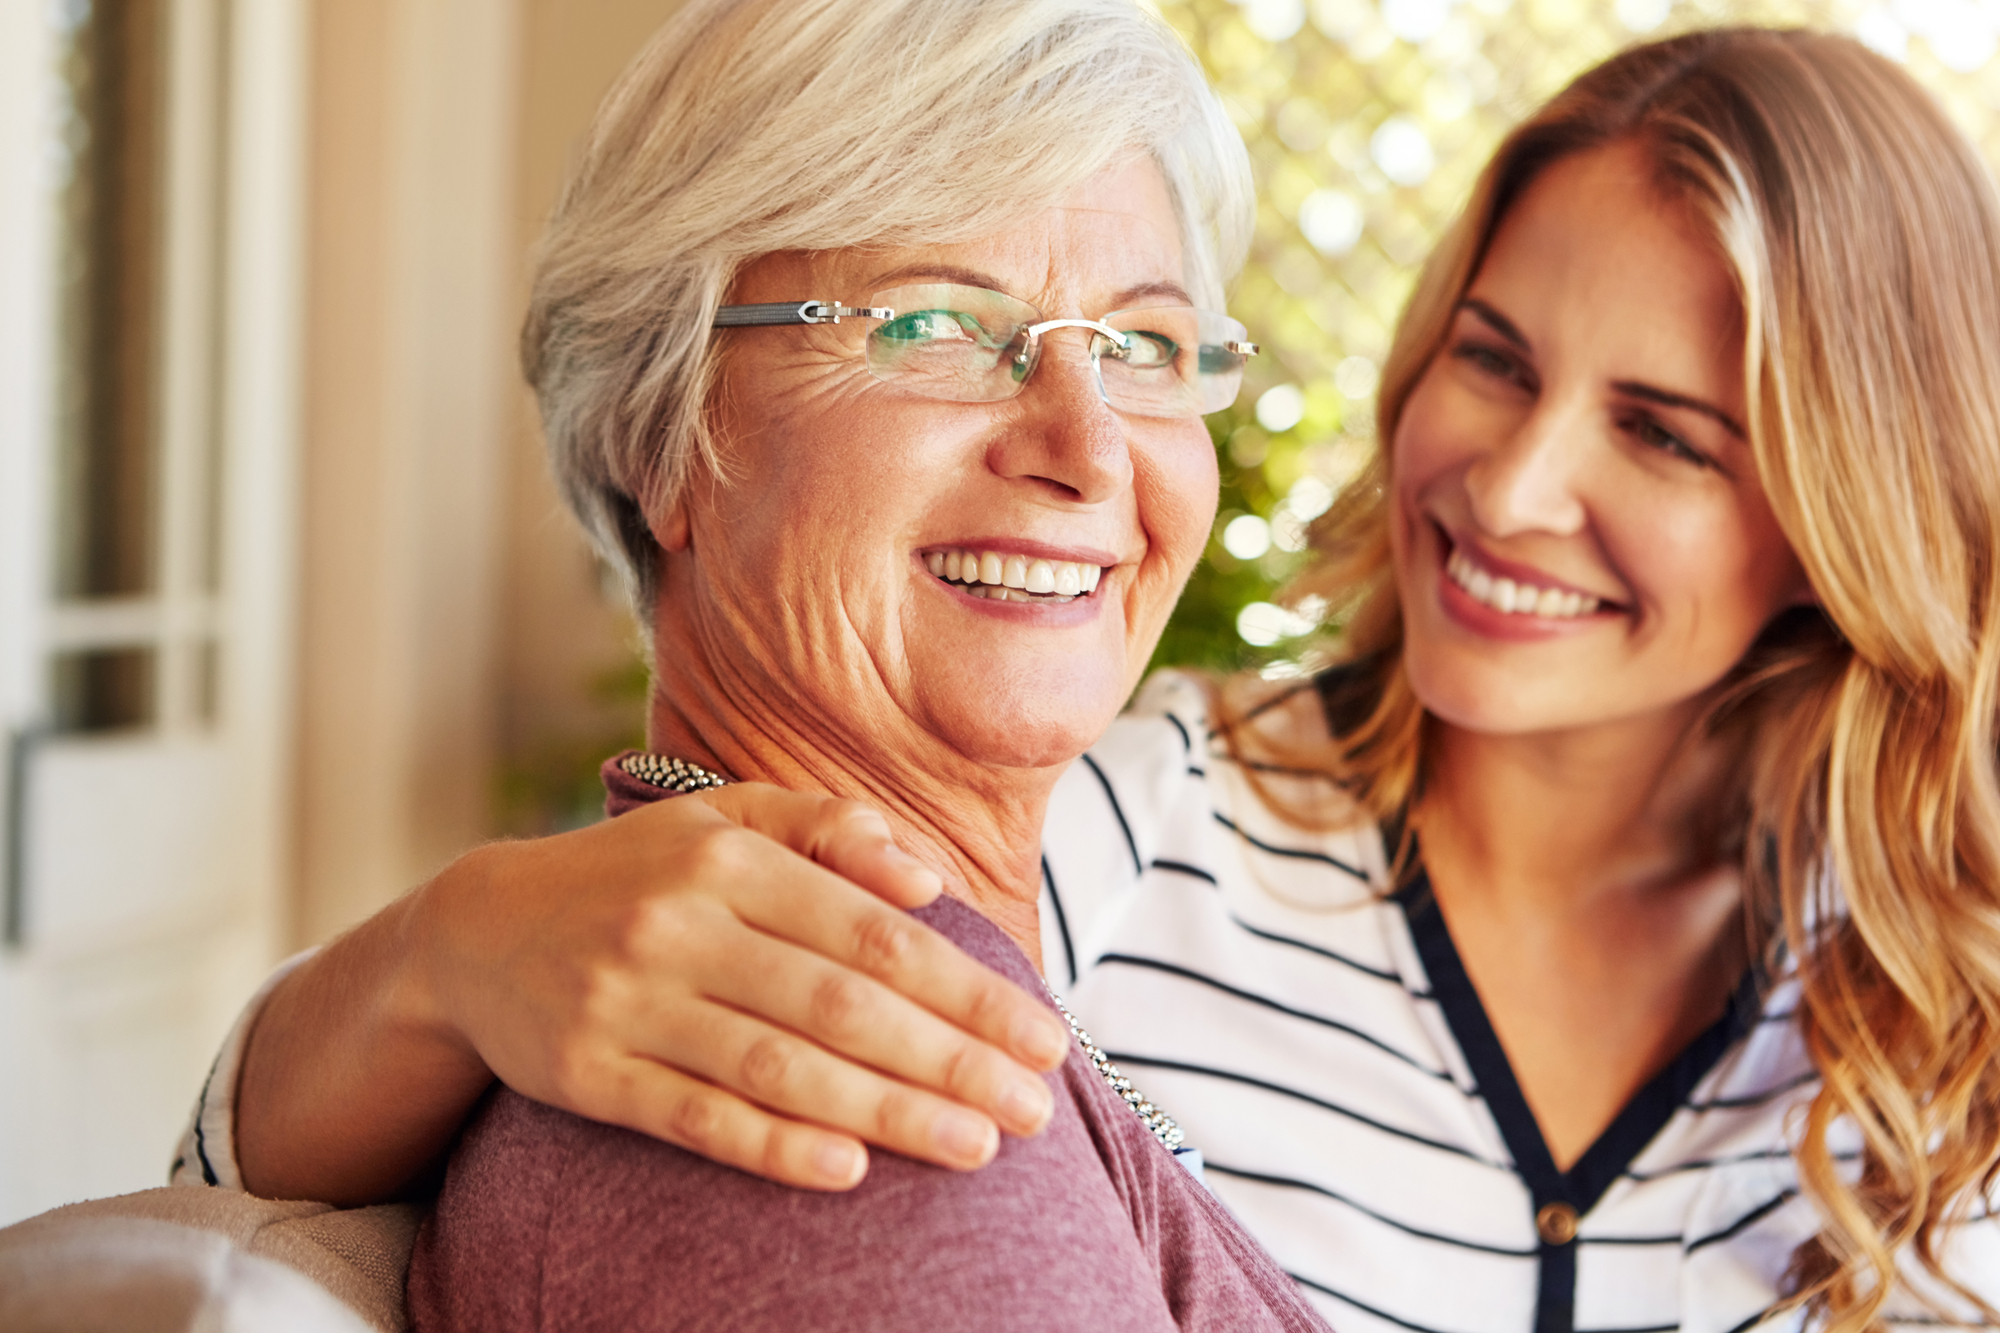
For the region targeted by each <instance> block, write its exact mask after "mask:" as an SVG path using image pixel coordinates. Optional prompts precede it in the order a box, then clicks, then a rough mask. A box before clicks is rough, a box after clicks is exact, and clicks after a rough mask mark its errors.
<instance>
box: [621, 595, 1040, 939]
mask: <svg viewBox="0 0 2000 1333" xmlns="http://www.w3.org/2000/svg"><path fill="white" fill-rule="evenodd" d="M669 610H670V608H668V607H666V606H664V605H663V606H662V607H661V611H662V612H663V614H662V615H661V616H660V617H659V619H658V621H657V623H656V626H655V630H654V644H653V652H654V660H655V663H656V667H655V671H654V677H653V689H652V699H651V710H650V714H649V717H648V722H647V728H646V743H647V747H648V748H649V749H651V750H653V751H654V752H656V753H660V754H668V755H675V756H678V757H679V758H682V759H686V760H689V761H691V762H694V763H697V764H701V765H703V766H704V767H706V768H710V769H713V770H715V771H717V772H719V773H722V774H725V775H726V776H729V777H732V778H734V779H736V780H737V781H740V782H768V783H770V784H772V785H774V786H779V787H784V788H786V789H787V790H790V791H798V792H809V793H815V794H818V795H824V796H832V797H837V798H841V799H845V800H852V801H859V802H861V803H863V804H865V805H868V806H869V807H871V808H873V809H875V810H877V811H879V812H880V813H881V814H882V815H883V816H884V817H885V818H887V820H888V821H889V825H890V828H891V831H892V832H893V834H894V835H895V838H896V841H897V843H898V845H899V846H901V847H902V848H903V850H904V851H906V852H908V853H910V854H911V855H912V856H915V857H916V858H917V859H918V860H920V861H923V862H924V863H925V864H927V865H929V866H930V867H931V868H932V869H934V870H936V871H937V872H938V873H939V874H940V875H942V876H943V877H944V880H945V885H946V890H947V892H949V893H951V894H952V896H954V897H956V898H958V899H960V900H961V901H963V902H965V903H967V904H968V905H970V906H971V907H973V908H975V909H976V910H977V911H979V912H980V913H981V914H982V915H984V916H985V917H987V918H988V919H989V920H991V921H992V922H993V923H994V924H995V925H997V926H999V927H1000V929H1001V930H1002V931H1004V932H1005V933H1006V934H1007V935H1008V937H1009V938H1011V939H1012V940H1013V941H1014V943H1015V944H1017V945H1019V946H1020V948H1021V949H1022V951H1023V952H1025V953H1026V954H1027V955H1028V957H1029V958H1030V959H1033V960H1034V961H1035V964H1036V966H1037V967H1039V966H1040V965H1041V931H1040V918H1039V914H1038V908H1037V904H1038V901H1039V898H1040V891H1041V835H1042V818H1043V815H1044V813H1045V811H1046V809H1047V806H1048V799H1049V793H1050V791H1051V790H1052V789H1053V788H1054V786H1055V782H1056V779H1057V778H1058V777H1060V776H1061V773H1062V770H1063V767H1064V765H1060V764H1058V765H1055V766H1052V767H1037V768H1010V767H1001V766H996V765H991V764H984V763H979V762H975V761H972V760H968V759H967V758H966V757H965V756H963V755H961V754H958V753H957V752H955V751H953V750H951V749H950V748H949V747H947V746H945V745H944V744H942V743H941V742H939V741H938V740H937V738H936V737H934V736H931V735H930V734H929V733H927V732H925V731H924V730H923V729H922V728H921V727H919V726H917V725H916V724H915V723H914V722H912V721H911V720H910V719H908V718H907V717H904V716H902V714H901V713H900V712H899V711H897V710H896V709H894V708H893V707H892V706H890V705H889V704H888V702H887V700H886V696H885V697H884V698H883V699H882V700H881V701H879V703H878V704H877V706H875V707H872V708H864V709H862V710H861V711H862V712H863V713H864V714H865V716H861V717H854V718H847V717H842V718H833V717H828V716H826V715H825V714H824V713H823V712H822V711H820V710H817V709H815V708H813V707H811V706H810V705H809V704H808V703H807V702H806V701H805V699H804V697H803V694H802V692H799V691H791V690H786V689H783V688H780V687H777V686H776V685H774V684H771V683H769V682H770V680H771V677H770V675H769V674H767V673H765V672H763V671H760V670H758V669H757V667H756V664H755V663H754V662H745V661H742V660H738V658H737V657H736V655H734V654H731V653H728V652H723V651H717V650H716V649H715V648H713V647H711V646H710V645H708V644H705V643H704V642H703V638H702V636H701V635H700V634H698V633H696V632H692V631H691V630H690V628H689V626H688V624H687V622H686V621H685V620H684V619H682V618H679V617H676V616H673V615H671V614H664V613H666V612H668V611H669ZM863 694H864V697H865V695H866V692H865V691H863Z"/></svg>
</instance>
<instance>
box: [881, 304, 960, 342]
mask: <svg viewBox="0 0 2000 1333" xmlns="http://www.w3.org/2000/svg"><path fill="white" fill-rule="evenodd" d="M981 332H982V330H981V329H980V328H979V324H978V321H976V320H974V319H973V318H972V316H970V315H961V314H959V313H958V312H957V311H956V310H912V311H911V312H910V313H908V314H907V315H898V316H897V317H896V318H894V319H892V320H889V321H888V322H887V323H885V324H883V325H882V326H881V327H880V328H878V329H876V330H875V336H876V337H878V338H887V339H890V340H892V341H895V342H905V343H929V342H964V341H985V340H984V339H983V338H981V337H980V334H981Z"/></svg>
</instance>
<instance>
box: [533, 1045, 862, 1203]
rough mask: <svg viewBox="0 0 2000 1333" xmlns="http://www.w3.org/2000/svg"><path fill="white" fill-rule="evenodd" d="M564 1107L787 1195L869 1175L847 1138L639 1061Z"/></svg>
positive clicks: (633, 1059)
mask: <svg viewBox="0 0 2000 1333" xmlns="http://www.w3.org/2000/svg"><path fill="white" fill-rule="evenodd" d="M565 1109H568V1110H573V1111H575V1112H576V1113H577V1114H579V1115H584V1116H588V1117H589V1118H591V1119H593V1120H601V1121H604V1122H605V1123H607V1124H614V1125H622V1126H623V1127H625V1128H626V1129H631V1130H636V1131H638V1132H639V1133H641V1134H650V1135H651V1136H652V1137H654V1138H656V1139H663V1140H665V1141H666V1142H668V1143H671V1144H673V1145H675V1146H676V1147H679V1148H685V1149H687V1150H688V1151H689V1152H691V1153H694V1154H696V1155H697V1156H700V1157H706V1158H708V1159H709V1160H710V1161H714V1162H720V1163H722V1164H723V1165H724V1166H733V1167H735V1168H736V1169H737V1170H739V1171H747V1172H749V1173H750V1174H751V1175H753V1176H762V1177H763V1178H764V1179H766V1180H772V1181H776V1182H777V1183H778V1184H780V1185H789V1186H791V1187H793V1188H794V1189H809V1190H846V1189H852V1188H853V1187H854V1186H856V1185H858V1184H860V1183H861V1179H862V1177H863V1176H864V1175H866V1174H867V1172H868V1150H867V1149H866V1148H865V1147H863V1146H862V1145H861V1144H860V1143H859V1142H857V1141H856V1140H855V1138H854V1137H853V1136H852V1135H848V1134H842V1133H839V1132H838V1131H835V1130H831V1129H827V1128H825V1127H823V1126H820V1125H814V1124H809V1123H806V1122H804V1121H799V1120H793V1119H789V1118H787V1117H785V1116H780V1115H773V1114H772V1113H771V1112H769V1111H767V1110H764V1109H763V1108H762V1107H759V1106H753V1105H751V1104H750V1103H749V1102H747V1101H745V1100H743V1099H742V1098H741V1097H738V1096H736V1095H735V1094H734V1093H731V1092H727V1091H724V1090H723V1089H721V1088H718V1087H715V1086H714V1085H712V1084H709V1083H704V1082H702V1081H701V1080H700V1079H696V1078H691V1077H689V1076H688V1075H686V1074H683V1073H681V1072H679V1071H678V1070H674V1069H669V1068H667V1067H666V1066H664V1065H660V1064H656V1063H654V1062H653V1061H651V1060H647V1059H644V1058H643V1057H639V1056H630V1057H627V1058H626V1059H625V1060H623V1061H621V1062H619V1064H618V1065H617V1067H616V1069H615V1070H614V1071H607V1072H606V1074H605V1076H604V1082H603V1084H602V1085H601V1086H600V1087H598V1088H597V1089H596V1090H595V1091H594V1094H593V1095H591V1096H589V1097H587V1098H585V1099H583V1100H581V1101H579V1103H578V1104H576V1105H573V1106H570V1107H567V1108H565Z"/></svg>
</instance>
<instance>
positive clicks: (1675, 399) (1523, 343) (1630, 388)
mask: <svg viewBox="0 0 2000 1333" xmlns="http://www.w3.org/2000/svg"><path fill="white" fill-rule="evenodd" d="M1458 308H1459V309H1461V310H1464V311H1467V312H1469V313H1470V314H1472V315H1474V316H1476V317H1477V318H1478V320H1479V322H1480V323H1482V324H1485V325H1486V326H1487V327H1489V328H1491V329H1492V330H1493V331H1494V332H1495V333H1497V334H1499V335H1500V336H1501V337H1502V338H1504V339H1506V340H1507V341H1508V342H1510V343H1512V344H1513V345H1514V346H1516V347H1518V348H1520V349H1521V350H1522V351H1524V352H1531V351H1533V350H1534V349H1533V347H1532V346H1531V345H1530V344H1529V342H1528V336H1527V335H1526V334H1524V333H1522V332H1521V330H1520V329H1519V328H1517V327H1516V326H1515V324H1514V321H1513V320H1511V319H1508V318H1507V317H1506V316H1505V315H1503V314H1501V313H1500V312H1499V311H1498V310H1495V309H1494V308H1493V307H1492V306H1490V305H1488V304H1486V302H1484V301H1481V300H1479V299H1478V298H1477V297H1470V296H1469V297H1467V298H1466V299H1464V300H1463V301H1460V302H1459V303H1458ZM1611 387H1612V388H1613V389H1615V390H1617V391H1618V392H1619V393H1622V394H1624V395H1625V396H1626V397H1628V398H1639V399H1643V400H1644V401H1646V402H1649V403H1658V404H1659V405H1660V406H1661V407H1678V408H1681V409H1683V410H1685V411H1689V412H1699V413H1700V414H1701V415H1703V416H1705V417H1708V418H1709V419H1711V420H1713V421H1715V422H1717V423H1719V424H1720V425H1721V426H1722V428H1723V429H1724V430H1726V431H1728V432H1729V433H1730V434H1731V435H1734V436H1735V437H1736V438H1737V439H1739V440H1742V439H1747V438H1749V437H1748V435H1747V434H1746V433H1745V432H1744V430H1743V426H1742V423H1740V422H1738V421H1737V420H1736V418H1735V417H1732V416H1730V415H1729V414H1728V413H1727V412H1725V411H1723V410H1722V409H1721V408H1719V407H1717V406H1715V404H1713V403H1708V402H1703V401H1702V400H1701V399H1699V398H1691V397H1689V396H1688V395H1687V394H1684V393H1675V392H1674V391H1673V390H1671V389H1662V388H1659V387H1658V386H1656V385H1652V384H1647V383H1644V382H1643V381H1640V380H1614V381H1612V384H1611Z"/></svg>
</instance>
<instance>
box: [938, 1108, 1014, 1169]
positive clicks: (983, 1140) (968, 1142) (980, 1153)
mask: <svg viewBox="0 0 2000 1333" xmlns="http://www.w3.org/2000/svg"><path fill="white" fill-rule="evenodd" d="M931 1137H932V1139H933V1141H935V1142H936V1144H937V1146H938V1147H939V1148H942V1149H943V1150H944V1153H945V1156H947V1157H955V1158H957V1159H958V1160H959V1161H962V1162H983V1161H985V1160H986V1159H987V1158H988V1157H990V1156H992V1155H993V1151H994V1149H995V1148H997V1147H998V1146H999V1143H998V1135H997V1134H996V1133H995V1132H994V1129H993V1122H992V1121H990V1120H988V1119H987V1118H986V1117H985V1116H983V1115H974V1114H973V1113H972V1112H970V1111H946V1112H944V1113H943V1114H942V1115H940V1116H939V1117H938V1118H937V1123H936V1124H935V1125H934V1126H932V1128H931Z"/></svg>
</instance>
